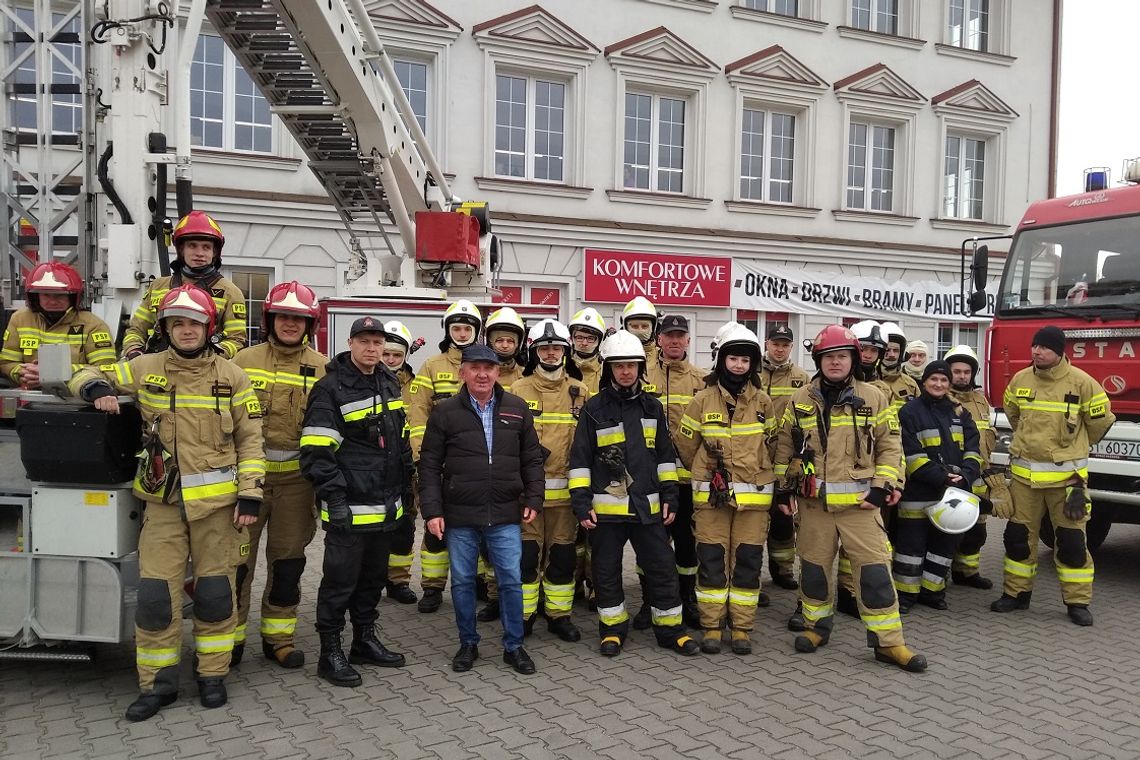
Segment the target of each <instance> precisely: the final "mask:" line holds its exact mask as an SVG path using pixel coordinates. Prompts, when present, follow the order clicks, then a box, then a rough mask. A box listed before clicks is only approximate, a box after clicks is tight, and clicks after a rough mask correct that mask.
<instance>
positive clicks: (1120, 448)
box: [1089, 441, 1140, 460]
mask: <svg viewBox="0 0 1140 760" xmlns="http://www.w3.org/2000/svg"><path fill="white" fill-rule="evenodd" d="M1089 454H1090V456H1094V457H1099V458H1100V459H1131V460H1140V441H1101V442H1100V443H1098V444H1097V445H1095V446H1093V447H1092V451H1091V452H1089Z"/></svg>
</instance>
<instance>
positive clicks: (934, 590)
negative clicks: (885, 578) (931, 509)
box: [893, 361, 982, 615]
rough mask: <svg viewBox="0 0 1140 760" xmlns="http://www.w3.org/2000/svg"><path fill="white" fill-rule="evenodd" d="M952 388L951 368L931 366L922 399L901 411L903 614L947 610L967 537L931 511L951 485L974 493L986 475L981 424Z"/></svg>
mask: <svg viewBox="0 0 1140 760" xmlns="http://www.w3.org/2000/svg"><path fill="white" fill-rule="evenodd" d="M949 390H950V365H948V364H947V363H946V362H944V361H933V362H930V363H929V364H927V365H926V369H925V370H924V371H923V373H922V395H920V396H919V397H918V398H915V399H911V400H910V401H908V402H907V403H906V406H904V407H903V408H902V409H901V410H900V411H899V424H900V426H901V427H902V444H903V455H904V456H905V457H906V487H905V488H904V489H903V495H902V500H901V501H900V502H899V506H898V515H897V519H898V537H897V540H896V541H895V547H894V549H895V556H894V563H893V575H894V579H895V588H896V589H897V590H898V594H899V613H900V614H903V615H905V614H906V613H907V612H909V611H910V608H911V607H913V606H914V603H915V602H916V601H918V602H920V603H922V604H925V605H927V606H929V607H933V608H934V609H936V610H944V609H946V608H947V604H946V576H947V575H949V573H950V563H951V561H952V560H953V558H954V551H955V549H956V548H957V546H958V541H959V540H960V539H961V536H960V535H951V534H948V533H944V532H942V531H941V530H939V529H938V528H936V527H934V525H933V524H932V523H931V522H930V521H929V520H928V519H927V517H926V511H925V507H927V506H929V505H931V504H934V503H936V502H938V501H939V500H940V499H941V498H942V495H943V493H945V491H946V488H947V487H949V486H954V487H957V488H961V489H964V490H966V491H969V490H970V484H971V483H973V482H974V481H975V480H977V479H978V477H979V475H980V474H981V469H982V455H981V453H980V449H979V440H980V439H979V437H978V428H977V425H975V424H974V420H973V418H972V417H971V416H970V413H969V412H968V411H966V409H965V408H964V407H963V406H962V405H961V404H959V403H958V402H957V401H955V400H954V399H953V398H952V397H951V396H950V395H949V394H948V392H949Z"/></svg>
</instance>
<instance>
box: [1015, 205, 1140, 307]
mask: <svg viewBox="0 0 1140 760" xmlns="http://www.w3.org/2000/svg"><path fill="white" fill-rule="evenodd" d="M1137 222H1138V217H1135V216H1131V217H1119V218H1115V219H1096V220H1090V221H1084V222H1076V223H1073V224H1063V225H1058V226H1055V227H1044V228H1041V229H1026V230H1022V231H1021V232H1020V233H1018V235H1017V237H1016V239H1015V240H1014V243H1013V249H1012V250H1011V251H1010V254H1009V260H1008V262H1007V264H1006V271H1005V276H1004V277H1003V278H1002V284H1001V296H1000V298H999V299H998V313H999V315H1000V316H1005V317H1012V316H1030V315H1031V314H1035V313H1038V312H1043V311H1049V312H1060V311H1072V312H1073V313H1074V315H1080V316H1082V317H1084V318H1088V316H1089V311H1090V310H1093V311H1096V312H1103V311H1104V310H1105V309H1107V310H1110V311H1111V310H1113V309H1117V308H1118V309H1120V310H1122V311H1125V312H1128V313H1131V314H1133V315H1136V314H1137V313H1140V234H1137V232H1138V230H1137Z"/></svg>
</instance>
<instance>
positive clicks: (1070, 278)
mask: <svg viewBox="0 0 1140 760" xmlns="http://www.w3.org/2000/svg"><path fill="white" fill-rule="evenodd" d="M1125 179H1126V181H1128V182H1129V183H1130V184H1128V185H1127V186H1123V187H1117V188H1112V189H1107V188H1105V189H1098V190H1094V191H1091V192H1085V193H1082V194H1080V195H1071V196H1067V197H1063V198H1051V199H1049V200H1043V201H1039V202H1037V203H1034V204H1032V205H1031V206H1030V207H1029V208H1028V210H1027V211H1026V212H1025V216H1024V217H1023V218H1022V220H1021V222H1020V223H1019V224H1018V226H1017V231H1016V232H1015V233H1014V235H1013V238H1012V243H1011V245H1010V250H1009V255H1008V256H1007V257H1006V260H1005V266H1004V271H1003V272H1002V277H1001V285H1000V290H999V292H998V294H997V299H996V308H995V311H994V319H993V323H992V325H991V326H990V328H989V329H988V330H987V331H986V345H985V374H984V384H985V391H986V395H987V397H988V398H989V400H990V403H991V404H992V405H993V406H994V407H996V408H998V410H999V413H998V415H997V426H998V431H999V438H1000V441H999V445H998V450H999V452H1002V454H1004V453H1005V451H1006V449H1007V447H1008V445H1009V441H1010V438H1011V436H1012V433H1011V431H1010V428H1009V423H1008V421H1007V420H1006V418H1005V416H1004V415H1003V414H1001V412H1000V407H1001V404H1002V394H1003V392H1004V391H1005V387H1006V384H1007V383H1008V382H1009V379H1010V378H1011V377H1012V376H1013V374H1014V373H1015V372H1017V371H1018V370H1020V369H1022V368H1024V367H1026V366H1028V365H1029V362H1030V357H1029V353H1030V342H1031V340H1032V337H1033V334H1034V333H1035V332H1036V331H1037V330H1038V329H1039V328H1041V327H1043V326H1045V325H1056V326H1058V327H1060V328H1061V329H1062V330H1064V332H1065V338H1066V353H1067V354H1068V356H1069V358H1070V359H1071V360H1072V361H1073V363H1074V364H1075V365H1076V366H1078V367H1080V368H1081V369H1083V370H1084V371H1085V372H1087V373H1089V374H1090V375H1092V377H1093V378H1095V379H1096V380H1097V382H1099V383H1100V384H1101V385H1102V386H1103V387H1104V390H1105V392H1106V393H1108V395H1109V398H1110V399H1111V400H1112V409H1113V412H1115V414H1116V416H1117V423H1116V424H1115V425H1114V426H1113V427H1112V429H1111V430H1110V431H1109V433H1108V435H1107V436H1106V437H1105V439H1104V440H1102V441H1101V442H1100V443H1098V444H1097V445H1096V446H1094V447H1093V450H1092V453H1091V456H1090V458H1089V480H1090V482H1089V488H1090V491H1091V496H1092V501H1093V511H1092V516H1091V519H1090V521H1089V524H1088V543H1089V546H1090V547H1092V548H1095V547H1097V546H1099V545H1100V544H1101V542H1102V541H1104V538H1105V536H1106V535H1107V533H1108V530H1109V528H1110V527H1111V526H1112V523H1113V522H1125V523H1140V360H1138V359H1137V353H1138V352H1140V184H1137V183H1138V182H1140V162H1133V164H1132V165H1131V166H1129V167H1127V168H1126V171H1125ZM1105 184H1106V183H1105ZM971 242H973V244H974V252H973V260H972V265H971V268H972V272H973V281H974V287H975V289H976V291H975V292H974V293H973V294H972V296H971V306H972V307H973V308H978V307H980V306H981V305H983V304H984V303H985V300H984V299H985V292H984V289H983V288H984V283H985V273H986V272H985V270H986V264H987V260H988V255H989V252H988V250H987V247H986V246H985V245H981V246H978V245H977V241H976V240H975V241H967V244H969V243H971ZM964 250H965V245H964ZM996 458H997V457H995V459H996ZM999 461H1000V460H999ZM1047 520H1048V518H1046V521H1047ZM1042 538H1043V540H1044V541H1045V543H1046V544H1049V545H1050V546H1051V545H1052V538H1053V533H1052V527H1051V526H1049V525H1044V526H1043V530H1042Z"/></svg>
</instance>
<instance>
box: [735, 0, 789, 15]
mask: <svg viewBox="0 0 1140 760" xmlns="http://www.w3.org/2000/svg"><path fill="white" fill-rule="evenodd" d="M742 5H743V6H744V7H745V8H749V9H751V10H754V11H767V12H768V13H777V14H779V15H781V16H793V17H795V16H798V15H799V0H744V2H743V3H742Z"/></svg>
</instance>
